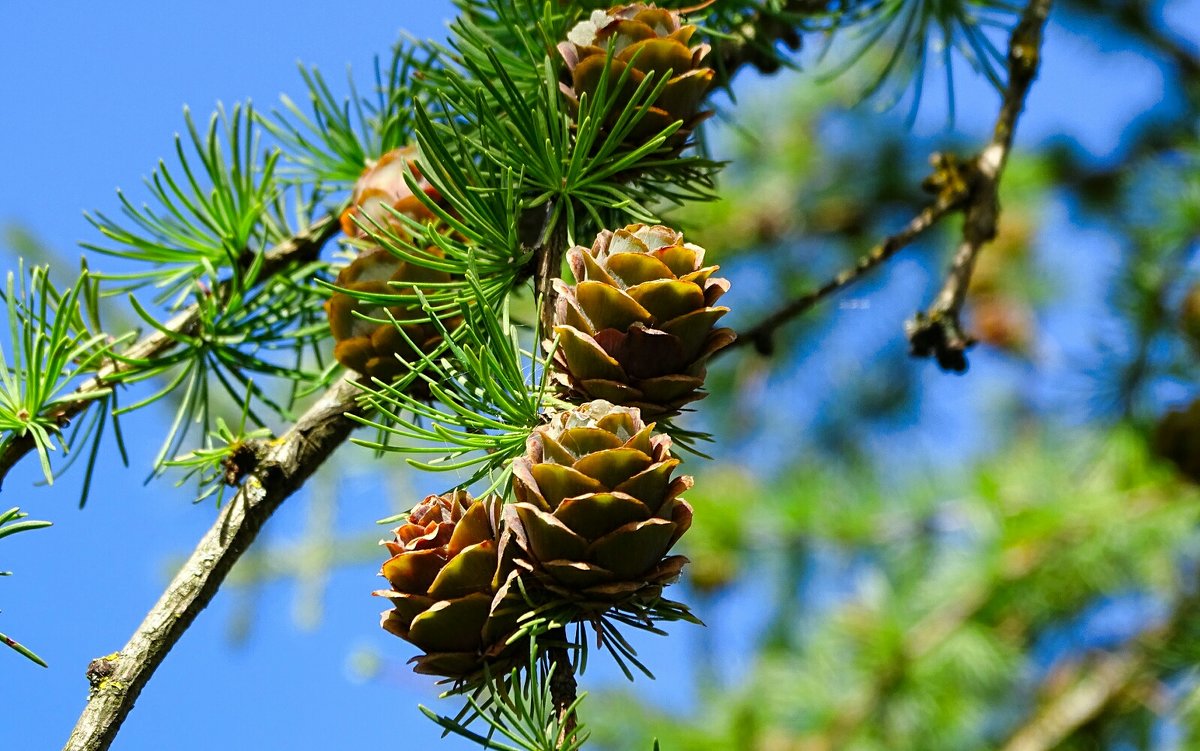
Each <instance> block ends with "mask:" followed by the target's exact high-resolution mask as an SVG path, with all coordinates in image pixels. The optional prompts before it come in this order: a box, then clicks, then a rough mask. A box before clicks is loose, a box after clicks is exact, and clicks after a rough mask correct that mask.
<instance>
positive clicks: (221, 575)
mask: <svg viewBox="0 0 1200 751" xmlns="http://www.w3.org/2000/svg"><path fill="white" fill-rule="evenodd" d="M359 393H360V392H359V389H358V387H357V386H356V385H355V383H354V381H353V380H351V378H349V377H347V378H344V379H343V380H341V381H338V383H337V384H335V385H334V386H333V387H332V388H331V389H330V390H329V391H328V392H326V393H325V395H324V396H322V397H321V399H320V400H318V401H317V402H316V403H315V404H314V405H313V406H312V407H310V408H309V409H308V411H306V412H305V413H304V414H303V415H302V416H301V417H300V419H299V420H297V422H296V423H295V425H293V426H292V428H291V429H290V430H288V432H287V433H285V434H284V435H283V436H282V437H281V438H280V439H278V440H277V441H274V442H272V445H271V448H270V450H269V451H268V452H267V454H266V456H265V457H264V459H263V461H262V462H261V463H260V464H259V465H258V467H256V468H255V470H254V471H253V472H252V473H251V475H250V476H249V477H248V478H247V479H246V481H245V482H244V483H243V484H242V487H241V489H240V490H239V491H238V493H237V494H236V495H235V496H234V497H233V499H232V500H231V501H230V502H229V504H228V505H226V506H225V508H224V509H223V510H222V511H221V514H220V515H219V516H218V517H217V520H216V522H215V523H214V524H213V525H212V527H211V528H210V529H209V531H208V533H207V534H205V536H204V537H203V539H201V540H200V543H199V544H198V545H197V546H196V549H195V550H194V551H193V552H192V555H191V557H190V558H189V559H188V561H187V563H185V564H184V565H183V568H182V569H180V571H179V573H178V574H176V576H175V579H174V580H173V581H172V582H171V584H170V585H169V586H168V587H167V589H166V591H165V592H163V594H162V596H161V597H160V598H159V600H158V602H157V603H156V604H155V605H154V608H153V609H151V611H150V612H149V614H148V615H147V616H146V619H145V620H144V621H142V624H141V626H139V627H138V629H137V631H136V632H135V633H134V634H133V637H132V638H131V639H130V640H129V643H128V644H126V645H125V647H124V648H123V649H122V650H121V651H120V652H118V653H116V654H115V655H112V656H110V657H109V658H105V659H106V660H107V661H108V662H109V663H110V665H109V667H110V668H111V670H107V671H106V675H105V676H104V677H103V678H102V679H101V680H98V681H95V682H94V684H93V687H92V691H91V693H90V695H89V697H88V702H87V706H86V707H84V710H83V714H82V715H81V716H80V718H79V721H78V723H77V724H76V726H75V730H74V732H72V733H71V737H70V739H69V740H68V741H67V745H66V746H65V747H64V751H103V750H104V749H107V748H108V747H109V746H110V744H111V743H112V741H113V739H114V738H115V737H116V735H117V731H118V730H119V729H120V727H121V723H122V722H124V720H125V717H126V716H127V715H128V714H129V711H130V710H131V709H132V708H133V704H134V702H135V701H136V700H137V698H138V695H139V694H140V693H141V690H142V688H143V687H144V686H145V685H146V682H147V681H149V680H150V677H151V676H152V675H153V674H154V671H155V669H157V668H158V666H159V664H160V663H161V662H162V661H163V659H164V658H165V657H166V655H167V653H168V652H169V651H170V649H171V647H173V646H174V645H175V643H176V642H177V641H178V640H179V638H180V637H181V636H183V633H184V631H186V630H187V628H188V626H189V625H191V623H192V621H193V620H194V619H195V618H196V616H197V615H198V614H199V613H200V611H201V610H203V609H204V608H205V606H207V605H208V603H209V601H210V600H211V599H212V597H213V595H214V594H216V592H217V589H218V588H219V587H220V586H221V583H222V582H223V581H224V580H225V577H226V576H227V575H228V574H229V571H230V569H232V568H233V565H234V563H236V562H237V560H238V558H240V557H241V555H242V553H244V552H245V551H246V550H247V548H249V547H250V544H251V543H252V542H253V541H254V538H255V537H256V536H257V535H258V531H259V530H260V529H261V528H262V526H263V524H264V523H265V522H266V521H267V519H269V518H270V516H271V514H273V513H274V512H275V510H276V509H277V508H279V506H280V504H282V503H283V501H284V500H285V499H287V498H288V497H289V496H290V495H291V494H292V493H293V492H295V491H296V490H297V489H298V488H300V486H301V485H303V484H304V481H305V480H307V479H308V477H309V476H310V475H312V473H313V472H314V471H316V469H317V467H319V466H320V465H321V464H322V462H324V461H325V459H326V458H327V457H328V456H329V455H330V454H331V453H333V451H334V449H336V448H337V447H338V446H340V445H341V444H342V442H343V441H345V440H346V438H347V437H348V436H349V435H350V432H351V430H352V429H353V428H354V427H355V426H356V425H357V423H356V422H354V421H353V420H351V419H350V418H349V417H347V415H349V414H356V413H361V407H360V406H359V405H358V404H357V403H356V397H357V396H358V394H359Z"/></svg>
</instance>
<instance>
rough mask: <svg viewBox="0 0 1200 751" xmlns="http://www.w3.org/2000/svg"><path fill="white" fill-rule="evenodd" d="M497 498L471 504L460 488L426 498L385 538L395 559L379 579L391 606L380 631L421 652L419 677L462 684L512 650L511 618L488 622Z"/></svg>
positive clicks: (495, 569)
mask: <svg viewBox="0 0 1200 751" xmlns="http://www.w3.org/2000/svg"><path fill="white" fill-rule="evenodd" d="M499 520H500V500H499V499H498V498H495V497H493V498H489V499H486V500H472V499H471V496H470V494H469V493H467V492H466V491H463V490H458V491H454V492H453V493H447V494H446V495H441V496H438V495H431V496H429V497H428V498H426V499H425V500H424V501H422V502H421V503H420V504H418V505H417V506H416V507H415V508H413V510H412V512H411V513H410V514H409V516H408V521H407V522H406V523H404V524H402V525H400V526H399V527H397V528H396V530H395V532H394V533H395V535H396V538H395V540H394V541H390V542H388V541H385V542H384V543H383V544H384V545H386V546H387V548H388V550H389V551H390V552H391V554H392V557H391V558H390V559H388V561H387V562H386V563H384V564H383V569H382V570H381V572H380V574H381V575H382V576H384V577H385V578H386V579H387V580H388V583H389V584H391V585H392V588H391V589H384V590H379V591H377V592H375V593H374V594H375V595H376V596H379V597H387V598H389V599H390V600H391V601H392V609H391V610H387V611H384V613H383V618H382V621H381V624H380V625H382V626H383V628H384V629H385V630H387V631H389V632H391V633H393V634H395V635H396V636H399V637H400V638H401V639H404V640H406V641H409V642H412V643H413V644H415V645H417V646H418V647H420V648H421V649H422V650H424V651H425V654H424V655H421V656H419V657H416V658H414V659H413V662H414V663H415V664H416V666H415V668H414V670H415V671H416V672H418V673H425V674H429V675H440V676H445V677H447V678H454V679H460V680H461V679H463V678H466V677H468V676H472V675H474V674H476V673H478V672H479V671H480V670H481V669H482V668H483V666H484V664H485V663H487V664H489V665H492V666H493V667H494V666H495V665H496V661H497V660H498V659H499V658H501V657H507V656H508V655H511V654H512V652H511V650H509V649H508V648H507V647H505V645H504V639H505V637H506V636H507V635H508V634H509V633H511V632H512V631H513V630H514V629H515V624H516V620H515V618H505V617H492V614H493V600H494V599H497V598H495V594H496V591H497V590H498V588H499V584H500V579H501V576H502V573H503V574H507V572H504V571H502V569H503V567H501V566H500V565H499V557H498V555H497V553H498V541H497V529H498V526H499Z"/></svg>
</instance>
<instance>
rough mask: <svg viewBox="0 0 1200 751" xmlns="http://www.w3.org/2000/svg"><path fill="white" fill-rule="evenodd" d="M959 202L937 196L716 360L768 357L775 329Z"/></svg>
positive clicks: (889, 253)
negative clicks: (742, 354)
mask: <svg viewBox="0 0 1200 751" xmlns="http://www.w3.org/2000/svg"><path fill="white" fill-rule="evenodd" d="M962 198H963V197H962V196H955V195H951V194H946V195H943V196H939V198H938V200H937V201H935V202H933V203H931V204H930V205H928V206H926V207H925V208H924V209H922V210H921V213H919V214H917V215H916V216H915V217H913V218H912V220H910V221H909V223H908V224H907V225H905V226H904V229H902V230H900V231H899V232H897V233H896V234H894V235H891V236H890V237H888V238H886V239H885V240H884V241H883V242H881V243H879V244H878V245H876V246H875V247H873V248H871V250H869V251H868V252H867V253H866V254H865V255H863V256H862V257H861V258H859V259H858V262H857V263H855V264H854V265H853V266H851V267H850V268H848V269H845V270H844V271H841V272H840V273H838V275H837V276H835V277H833V278H832V279H830V280H829V281H828V282H825V283H824V284H822V285H821V286H820V287H817V288H816V289H814V290H812V291H811V292H806V293H805V294H803V295H801V296H800V297H797V298H796V299H794V300H792V301H791V302H789V303H787V304H786V305H784V306H783V307H781V308H780V309H779V310H776V311H775V312H774V313H771V314H770V315H768V316H767V317H766V318H763V319H762V320H761V321H759V322H758V323H756V324H754V325H753V326H751V327H750V328H748V329H746V330H745V331H742V332H739V333H738V337H737V339H735V340H734V341H733V344H731V345H729V346H728V347H726V348H725V349H723V350H719V351H718V352H717V353H716V355H715V356H718V357H719V356H720V355H721V353H722V352H727V351H730V350H733V349H734V348H736V347H740V346H742V345H746V344H753V345H754V349H755V350H757V351H758V352H759V353H760V354H763V355H770V354H771V353H772V352H773V351H774V349H775V344H774V335H775V331H776V329H778V328H780V327H782V326H783V325H784V324H786V323H788V322H789V321H791V320H792V319H793V318H797V317H799V316H801V315H803V314H804V313H806V312H807V311H808V310H809V309H810V308H812V307H813V306H815V305H816V304H817V303H819V302H821V301H822V300H824V299H825V298H826V297H829V296H830V295H832V294H834V293H836V292H839V291H841V290H843V289H845V288H846V287H848V286H850V285H851V284H853V283H854V282H857V281H858V280H859V279H862V278H863V277H864V276H866V274H867V272H869V271H871V270H872V269H874V268H876V267H877V266H880V265H881V264H883V263H886V262H887V261H888V260H889V259H891V257H892V256H894V255H896V253H898V252H899V251H900V250H901V249H902V248H904V247H906V246H907V245H908V244H909V243H911V242H912V241H913V240H915V239H917V237H919V236H920V235H921V234H922V233H924V232H925V231H926V230H928V229H929V228H930V227H932V226H933V225H935V224H937V223H938V222H939V221H940V220H941V219H942V217H944V216H946V214H948V213H950V212H951V211H953V210H954V209H956V208H957V207H958V206H959V205H960V204H961V203H962Z"/></svg>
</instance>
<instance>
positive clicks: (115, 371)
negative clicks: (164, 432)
mask: <svg viewBox="0 0 1200 751" xmlns="http://www.w3.org/2000/svg"><path fill="white" fill-rule="evenodd" d="M338 226H339V225H338V223H337V222H336V221H335V220H334V218H333V217H332V216H327V217H324V218H322V219H320V220H318V221H317V222H315V223H314V224H313V225H312V226H310V227H309V228H308V229H307V230H305V231H304V232H301V233H299V234H297V235H296V236H295V237H292V238H290V239H288V240H286V241H284V242H282V243H280V244H278V245H276V246H275V247H273V248H271V249H270V250H268V251H266V254H265V255H266V258H264V259H263V267H262V273H261V278H263V279H266V278H268V277H269V276H271V275H272V274H274V273H276V272H278V271H280V270H281V269H283V268H285V267H287V266H289V265H291V264H293V263H303V262H306V261H310V260H313V259H315V258H316V257H317V254H318V253H320V251H321V248H322V247H324V245H325V243H326V242H328V240H329V239H330V238H331V237H333V236H334V234H336V232H337V230H338ZM247 265H249V264H248V263H247ZM228 285H229V282H226V283H225V285H222V286H223V287H227V286H228ZM199 313H200V307H199V305H191V306H189V307H188V308H185V309H184V310H182V311H181V312H179V313H178V314H177V315H175V317H173V318H172V319H171V320H169V321H167V323H166V325H165V327H166V328H167V329H168V330H169V331H172V332H176V333H188V332H189V331H191V330H192V329H193V328H195V326H196V324H197V322H198V321H199ZM177 343H178V342H177V341H176V340H175V339H172V338H171V337H170V336H168V335H166V334H164V333H163V332H161V331H154V332H152V333H151V334H149V335H147V336H146V337H144V338H143V339H142V340H141V341H139V342H137V343H135V344H134V345H133V346H131V347H130V348H129V349H128V350H126V351H124V352H122V353H121V356H122V357H123V358H128V359H130V360H147V359H151V358H154V357H158V356H159V355H162V354H165V353H166V352H169V351H170V350H172V349H174V347H175V345H176V344H177ZM136 367H137V366H136V365H132V364H130V363H128V362H125V361H124V360H117V359H110V360H109V361H108V363H107V364H105V365H104V366H103V367H101V368H100V370H99V371H98V372H97V373H96V375H94V376H92V377H91V378H89V379H88V380H87V381H84V382H83V383H82V384H81V385H80V386H79V387H78V388H77V389H75V394H74V395H75V397H76V398H75V399H72V400H71V401H70V402H67V403H66V404H64V405H62V406H61V407H59V408H58V410H57V412H56V414H55V415H54V421H55V423H56V424H57V425H58V427H59V428H60V429H61V428H64V427H66V426H67V425H68V424H69V423H70V422H71V420H72V419H73V418H74V417H75V416H76V415H79V414H80V413H82V412H83V411H84V410H86V409H87V408H88V407H89V406H90V405H91V404H92V402H93V401H94V400H93V399H92V398H91V397H92V396H93V395H94V394H95V393H96V392H97V391H100V390H101V389H105V388H108V387H109V386H110V385H111V384H110V379H111V378H112V377H113V376H116V375H120V374H122V373H126V372H129V371H131V370H133V369H135V368H136ZM36 447H37V445H36V444H35V443H34V440H33V436H32V435H31V434H29V433H26V434H25V435H22V436H16V437H14V438H13V439H12V440H11V441H10V442H9V443H8V445H6V446H5V447H4V449H3V451H0V485H2V484H3V482H4V479H5V478H6V477H7V476H8V473H9V471H10V470H11V469H12V468H13V467H14V466H15V465H16V463H17V462H18V461H20V460H21V459H22V458H23V457H24V456H25V455H26V454H28V453H29V452H30V451H33V450H34V449H35V448H36Z"/></svg>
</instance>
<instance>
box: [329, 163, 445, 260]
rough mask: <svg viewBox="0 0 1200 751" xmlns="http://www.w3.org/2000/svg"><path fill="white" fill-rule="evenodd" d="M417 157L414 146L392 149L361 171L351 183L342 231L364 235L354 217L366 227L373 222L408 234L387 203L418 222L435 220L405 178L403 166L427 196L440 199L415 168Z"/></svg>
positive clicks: (354, 236) (343, 213)
mask: <svg viewBox="0 0 1200 751" xmlns="http://www.w3.org/2000/svg"><path fill="white" fill-rule="evenodd" d="M416 156H417V149H416V147H414V146H405V147H402V148H399V149H393V150H391V151H389V152H388V153H386V154H384V155H383V156H381V157H380V158H379V161H377V162H375V163H374V164H372V165H370V166H369V167H367V168H366V169H365V170H363V173H362V174H361V175H360V176H359V178H358V182H356V183H355V184H354V194H353V195H352V196H351V198H350V207H349V208H347V209H346V210H345V211H343V212H342V216H341V221H342V231H343V232H345V233H346V234H347V235H349V236H350V237H352V238H355V239H361V238H364V237H366V236H367V233H366V232H365V231H363V230H362V229H361V228H360V227H359V226H358V225H357V224H355V221H354V220H355V218H357V219H358V221H359V222H361V223H363V224H365V225H366V226H367V227H371V226H372V225H373V224H378V225H380V226H384V227H388V226H390V227H391V228H392V229H393V230H400V231H404V232H405V233H406V234H407V230H405V228H404V227H403V225H401V224H400V223H399V222H397V221H396V218H395V217H394V216H393V215H392V213H391V212H389V211H388V210H387V208H385V207H386V206H390V207H391V208H392V209H394V210H396V211H398V212H400V213H401V214H406V215H408V216H410V217H412V218H413V219H416V220H417V221H421V222H432V221H434V219H435V217H434V215H433V212H431V211H430V210H429V208H428V207H427V206H426V205H425V204H423V203H421V199H419V198H417V196H416V195H415V194H414V193H413V192H412V190H411V189H409V187H408V183H406V182H405V181H404V168H405V166H407V167H408V169H409V171H410V172H412V176H413V177H414V178H415V179H416V181H417V185H418V186H419V187H420V188H421V190H422V191H424V192H425V194H426V195H427V196H429V197H430V198H432V199H433V200H435V201H438V200H440V199H441V195H440V194H439V193H438V192H437V189H436V188H434V187H433V186H432V185H430V184H429V181H428V180H426V179H425V178H424V177H423V176H422V175H421V171H420V170H418V169H417V163H416Z"/></svg>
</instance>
